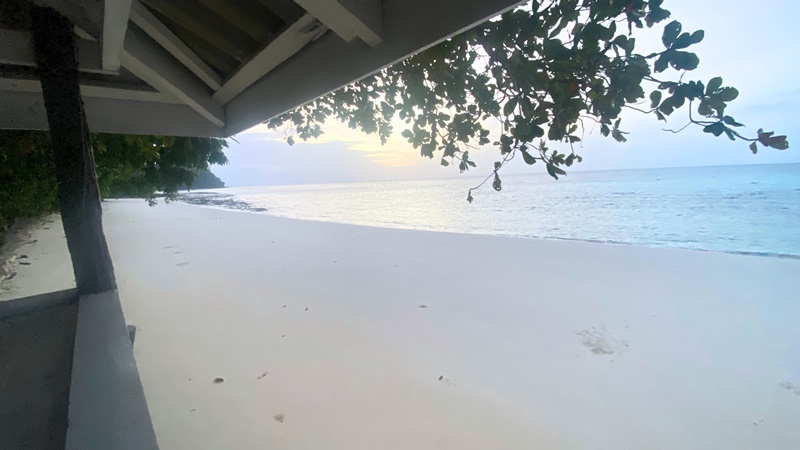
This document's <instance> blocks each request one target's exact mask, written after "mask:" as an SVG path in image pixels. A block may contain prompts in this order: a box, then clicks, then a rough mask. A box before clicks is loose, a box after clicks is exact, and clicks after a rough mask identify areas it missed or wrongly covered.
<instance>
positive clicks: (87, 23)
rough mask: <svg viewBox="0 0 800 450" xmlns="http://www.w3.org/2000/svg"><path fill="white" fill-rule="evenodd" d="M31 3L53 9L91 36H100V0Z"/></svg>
mask: <svg viewBox="0 0 800 450" xmlns="http://www.w3.org/2000/svg"><path fill="white" fill-rule="evenodd" d="M33 3H35V4H37V5H39V6H47V7H50V8H53V9H55V10H56V11H58V12H59V13H61V14H62V15H64V16H66V17H67V18H68V19H69V20H70V22H72V23H73V24H75V25H76V26H77V27H79V28H81V29H82V30H84V31H85V32H86V33H87V34H89V35H90V36H92V37H93V38H95V39H100V38H101V34H102V31H103V12H104V11H103V8H104V7H103V1H102V0H94V1H85V0H34V2H33Z"/></svg>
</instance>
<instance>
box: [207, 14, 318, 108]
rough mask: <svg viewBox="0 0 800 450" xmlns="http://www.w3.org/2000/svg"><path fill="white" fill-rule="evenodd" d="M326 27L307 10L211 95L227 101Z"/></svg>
mask: <svg viewBox="0 0 800 450" xmlns="http://www.w3.org/2000/svg"><path fill="white" fill-rule="evenodd" d="M325 31H327V28H326V27H325V26H323V25H322V24H320V23H319V22H318V21H317V20H316V19H315V18H314V17H312V16H311V15H310V14H306V15H305V16H303V17H301V18H300V20H298V21H297V22H295V23H293V24H292V26H290V27H289V28H288V29H287V30H286V31H284V32H283V33H281V34H280V36H278V37H277V38H275V39H274V40H273V41H272V42H270V43H269V44H268V45H267V46H266V47H264V49H263V50H261V51H260V52H258V53H257V54H256V55H255V56H254V57H253V59H251V60H250V61H248V62H247V63H246V64H245V65H244V66H242V67H241V68H239V70H237V71H236V73H234V74H233V75H232V76H231V77H230V78H229V79H228V81H226V82H225V84H223V85H222V87H221V88H219V90H218V91H217V92H216V93H215V94H214V96H213V98H214V99H215V100H217V101H218V102H220V103H222V104H225V103H227V102H229V101H230V100H231V99H233V98H234V97H236V96H237V95H238V94H239V93H240V92H242V91H243V90H245V89H247V87H248V86H250V85H251V84H253V83H254V82H256V81H258V79H260V78H261V77H263V76H264V75H266V74H267V73H268V72H269V71H271V70H272V69H274V68H275V67H277V66H278V65H279V64H280V63H282V62H284V61H286V60H287V59H289V57H291V56H292V55H294V54H295V53H297V52H298V51H300V49H302V48H303V47H305V46H306V44H308V43H309V42H311V41H313V40H314V39H316V38H317V37H319V36H321V35H322V34H323V33H324V32H325Z"/></svg>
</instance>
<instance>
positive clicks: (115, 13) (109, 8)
mask: <svg viewBox="0 0 800 450" xmlns="http://www.w3.org/2000/svg"><path fill="white" fill-rule="evenodd" d="M103 5H104V6H103V9H104V14H103V39H102V43H103V69H104V70H108V71H112V72H116V71H117V70H119V61H120V57H121V56H122V45H123V44H124V43H125V32H126V31H127V30H128V17H129V15H130V11H131V0H105V1H104V2H103Z"/></svg>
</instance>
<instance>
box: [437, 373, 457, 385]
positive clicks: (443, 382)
mask: <svg viewBox="0 0 800 450" xmlns="http://www.w3.org/2000/svg"><path fill="white" fill-rule="evenodd" d="M439 381H440V382H442V384H445V385H447V386H455V384H453V383H451V382H450V378H447V377H445V376H444V375H442V376H440V377H439Z"/></svg>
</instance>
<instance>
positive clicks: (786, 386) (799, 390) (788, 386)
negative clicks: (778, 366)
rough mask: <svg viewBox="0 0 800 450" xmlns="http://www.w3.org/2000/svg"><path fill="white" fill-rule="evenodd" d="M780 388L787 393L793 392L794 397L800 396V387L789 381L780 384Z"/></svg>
mask: <svg viewBox="0 0 800 450" xmlns="http://www.w3.org/2000/svg"><path fill="white" fill-rule="evenodd" d="M778 386H779V387H780V388H781V389H783V390H786V391H789V392H791V393H792V394H794V395H800V386H798V385H796V384H794V383H790V382H788V381H784V382H783V383H780V384H778Z"/></svg>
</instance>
